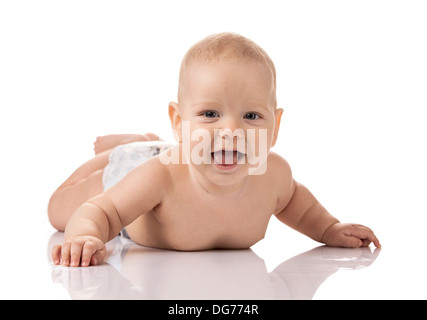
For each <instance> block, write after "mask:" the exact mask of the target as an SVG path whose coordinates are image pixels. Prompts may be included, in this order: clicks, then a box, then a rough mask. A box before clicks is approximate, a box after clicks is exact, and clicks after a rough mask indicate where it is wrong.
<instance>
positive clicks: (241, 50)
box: [178, 33, 277, 107]
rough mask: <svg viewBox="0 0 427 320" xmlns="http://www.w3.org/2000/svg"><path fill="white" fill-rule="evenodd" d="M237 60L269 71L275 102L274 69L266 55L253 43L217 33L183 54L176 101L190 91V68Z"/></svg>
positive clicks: (238, 37) (241, 37)
mask: <svg viewBox="0 0 427 320" xmlns="http://www.w3.org/2000/svg"><path fill="white" fill-rule="evenodd" d="M235 59H238V60H242V61H256V62H258V63H261V64H263V65H264V66H265V67H266V68H267V69H269V70H270V72H271V76H272V79H273V92H272V95H273V96H272V100H273V104H274V107H276V105H277V101H276V68H275V67H274V63H273V61H272V60H271V59H270V57H269V56H268V54H267V53H266V52H265V51H264V50H263V49H262V48H261V47H260V46H259V45H257V44H256V43H255V42H253V41H252V40H250V39H247V38H245V37H243V36H241V35H238V34H235V33H219V34H213V35H211V36H208V37H207V38H205V39H203V40H201V41H199V42H197V43H196V44H195V45H193V46H192V47H191V48H190V49H189V50H188V51H187V53H186V54H185V56H184V59H183V60H182V63H181V69H180V73H179V86H178V101H179V102H180V101H182V100H183V98H184V96H185V91H186V89H187V90H191V88H189V87H188V86H186V84H187V82H188V81H187V80H188V79H187V78H188V76H191V66H194V65H197V64H199V65H200V64H208V63H211V64H212V63H220V62H226V61H231V62H233V60H235Z"/></svg>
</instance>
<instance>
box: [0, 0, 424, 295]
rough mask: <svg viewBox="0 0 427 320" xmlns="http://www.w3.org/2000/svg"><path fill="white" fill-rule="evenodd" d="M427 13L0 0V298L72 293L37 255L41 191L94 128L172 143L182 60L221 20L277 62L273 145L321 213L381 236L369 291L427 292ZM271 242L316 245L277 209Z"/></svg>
mask: <svg viewBox="0 0 427 320" xmlns="http://www.w3.org/2000/svg"><path fill="white" fill-rule="evenodd" d="M426 16H427V4H426V2H425V1H412V0H407V1H392V0H390V1H376V0H370V1H343V0H337V1H305V0H299V1H273V0H263V1H259V0H258V1H248V0H245V1H240V0H232V1H229V0H226V1H223V0H215V1H188V0H180V1H166V0H158V1H106V0H103V1H90V0H85V1H59V0H55V1H1V2H0V110H1V111H0V139H1V157H0V164H1V166H0V170H1V176H0V190H1V196H0V197H1V209H2V212H1V222H0V223H1V232H0V246H1V251H0V281H1V282H0V283H1V286H0V298H61V297H62V296H66V293H65V291H64V290H62V289H61V288H60V287H59V286H53V285H52V280H51V279H50V269H49V265H48V262H47V258H46V254H47V253H46V250H47V241H48V239H49V237H50V235H51V234H52V233H53V232H54V229H53V228H52V227H51V226H50V225H49V223H48V220H47V211H46V208H47V203H48V200H49V197H50V195H51V194H52V193H53V191H54V190H55V189H56V188H57V187H58V186H59V185H60V184H61V183H62V182H63V181H64V180H65V179H66V178H67V177H68V176H69V175H70V174H71V172H72V171H73V170H74V169H75V168H77V166H79V165H80V164H81V163H83V162H84V161H86V160H88V159H89V158H90V157H92V155H93V150H92V148H93V146H92V142H93V141H94V139H95V138H96V136H97V135H103V134H110V133H145V132H154V133H157V134H159V135H160V136H161V137H162V138H164V139H166V140H172V139H173V136H172V132H171V129H170V124H169V119H168V116H167V105H168V102H169V101H172V100H176V93H177V81H178V71H179V66H180V61H181V59H182V57H183V55H184V54H185V52H186V50H187V49H188V48H189V47H190V46H191V45H192V44H194V43H195V42H196V41H198V40H200V39H202V38H204V37H205V36H207V35H209V34H211V33H217V32H223V31H232V32H236V33H240V34H242V35H244V36H246V37H248V38H250V39H252V40H254V41H255V42H257V43H258V44H259V45H261V46H262V47H263V48H264V49H265V50H266V51H267V52H268V53H269V55H270V56H271V58H272V59H273V61H274V62H275V65H276V69H277V95H278V104H279V106H280V107H282V108H284V110H285V111H284V115H283V118H282V125H281V130H280V134H279V140H278V143H277V145H276V146H275V148H274V151H275V152H277V153H279V154H281V155H282V156H283V157H285V158H286V159H287V160H288V161H289V163H290V164H291V167H292V168H293V172H294V176H295V178H296V179H297V180H298V181H300V182H302V183H304V184H305V185H306V186H307V187H308V188H309V189H310V190H311V191H312V192H313V193H314V194H315V195H316V196H317V198H318V199H319V200H320V201H321V202H322V203H323V204H324V206H325V207H327V208H328V209H329V211H330V212H331V213H333V214H334V215H335V216H337V217H338V218H339V219H341V220H342V221H346V222H357V223H362V224H366V225H368V226H370V227H371V228H372V229H374V231H375V232H376V234H377V235H378V237H379V239H380V241H381V242H382V244H383V252H381V254H380V256H379V258H378V259H377V260H378V261H377V262H376V264H377V265H378V266H377V267H376V268H377V269H375V265H374V266H372V267H371V268H374V269H373V270H377V271H376V273H375V272H374V271H373V273H372V274H366V273H365V274H363V273H360V275H362V276H363V275H366V277H367V278H368V279H369V277H372V278H373V277H374V276H376V275H377V274H380V273H382V274H384V272H385V273H386V275H387V276H384V277H383V280H382V282H381V281H380V282H378V287H376V290H375V288H374V290H373V291H372V288H371V289H370V290H369V291H370V295H369V294H368V296H367V297H368V298H383V297H384V298H395V297H411V298H425V297H426V295H425V293H424V291H425V290H423V288H419V287H417V285H416V284H417V283H419V281H420V278H418V277H419V276H420V274H422V273H423V270H422V267H421V266H422V265H425V263H426V262H427V258H426V254H425V225H426V222H427V218H426V214H427V208H426V204H425V202H426V194H427V192H426V191H427V187H426V181H427V170H426V163H427V152H426V137H427V129H426V125H425V123H426V120H427V116H426V110H427V92H426V91H427V90H426V89H427V59H426V57H427V19H426ZM287 241H288V242H289V243H288V244H287V245H286V246H283V243H285V242H287ZM278 243H280V245H282V247H281V248H283V247H284V248H287V249H286V250H287V251H286V250H285V251H286V252H282V255H283V256H292V254H298V253H299V252H301V250H305V249H309V248H311V247H314V246H316V244H315V243H314V242H313V241H311V240H309V239H307V238H305V237H304V236H301V235H299V234H296V233H294V231H292V230H290V229H288V228H286V227H284V226H282V225H278V224H277V222H276V221H273V220H272V221H271V226H270V229H269V232H268V233H267V237H266V239H265V240H264V241H263V242H262V243H260V244H259V245H257V247H256V248H257V250H256V251H257V253H258V254H260V255H262V256H263V258H264V259H265V261H266V264H267V265H268V266H269V268H273V267H274V265H275V264H276V263H278V262H280V260H281V256H280V254H277V250H275V245H278ZM382 257H384V258H383V260H382V261H383V262H381V258H382ZM276 259H277V261H276ZM393 263H394V264H395V265H394V268H393V267H392V268H391V269H390V267H391V266H390V264H393ZM396 263H397V264H396ZM368 270H369V269H368ZM387 270H401V271H402V270H403V273H404V274H396V273H394V271H389V274H387ZM417 271H419V272H417ZM353 275H356V273H353V274H352V276H353ZM362 276H355V277H354V278H351V277H350V278H351V279H349V281H350V283H352V282H354V283H355V282H356V281H360V279H362V278H363V277H362ZM393 277H394V278H395V280H393ZM331 278H332V277H331ZM367 278H365V280H366V279H367ZM334 279H335V281H334V280H331V281H329V282H328V284H325V285H324V286H322V290H323V291H320V289H319V295H320V297H325V298H328V292H333V290H334V288H335V287H334V286H335V285H338V282H339V279H340V277H339V276H338V275H337V276H335V278H334ZM386 279H388V280H386ZM422 280H423V281H424V280H425V278H422ZM388 281H391V282H392V283H393V290H390V289H389V288H388V287H385V285H386V283H387V284H389V282H388ZM426 285H427V282H426ZM397 293H399V294H397ZM322 294H323V295H322ZM365 294H366V292H361V290H360V291H356V292H352V295H350V297H353V298H363V297H364V296H365ZM343 297H346V296H345V295H344V296H343Z"/></svg>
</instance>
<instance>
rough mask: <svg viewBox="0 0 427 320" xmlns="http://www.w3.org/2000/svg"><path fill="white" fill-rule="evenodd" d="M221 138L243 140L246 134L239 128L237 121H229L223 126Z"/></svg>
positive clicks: (220, 131)
mask: <svg viewBox="0 0 427 320" xmlns="http://www.w3.org/2000/svg"><path fill="white" fill-rule="evenodd" d="M219 136H220V137H221V138H234V137H236V138H243V137H244V136H245V132H244V130H243V129H242V128H240V127H239V125H238V122H237V121H235V120H232V119H229V120H228V121H226V122H224V123H223V125H222V126H221V129H220V130H219Z"/></svg>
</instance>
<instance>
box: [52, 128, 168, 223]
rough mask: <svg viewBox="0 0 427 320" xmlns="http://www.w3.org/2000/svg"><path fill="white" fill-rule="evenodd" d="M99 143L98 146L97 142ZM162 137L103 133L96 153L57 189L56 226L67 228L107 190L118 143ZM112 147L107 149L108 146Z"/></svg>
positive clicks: (55, 202) (54, 219) (54, 207)
mask: <svg viewBox="0 0 427 320" xmlns="http://www.w3.org/2000/svg"><path fill="white" fill-rule="evenodd" d="M98 140H101V142H99V143H98V147H100V149H102V150H103V151H100V149H98V150H97V149H96V148H97V142H98ZM149 140H160V139H159V137H158V136H156V135H155V134H152V133H147V134H145V135H136V134H134V135H130V134H126V135H110V136H104V137H99V138H98V139H97V142H95V153H96V155H95V157H94V158H92V159H91V160H89V161H87V162H86V163H84V164H83V165H82V166H80V167H79V168H78V169H77V170H76V171H74V173H73V174H72V175H71V176H70V177H69V178H68V179H67V180H66V181H65V182H64V183H63V184H62V185H61V186H60V187H59V188H58V189H57V190H56V191H55V192H54V194H53V195H52V197H51V198H50V201H49V206H48V215H49V220H50V223H51V224H52V226H53V227H54V228H56V229H58V230H60V231H64V230H65V226H66V225H67V223H68V220H69V219H70V217H71V215H72V214H73V213H74V211H75V210H76V209H77V208H78V207H79V206H81V205H82V204H83V203H85V202H86V201H87V200H89V199H91V198H93V197H95V196H97V195H98V194H100V193H102V192H103V191H104V186H103V183H102V176H103V174H104V168H105V167H106V165H107V164H108V159H109V156H110V153H111V151H112V150H113V148H114V147H116V146H118V145H121V144H126V143H130V142H136V141H149ZM108 146H109V147H110V148H109V149H107V147H108Z"/></svg>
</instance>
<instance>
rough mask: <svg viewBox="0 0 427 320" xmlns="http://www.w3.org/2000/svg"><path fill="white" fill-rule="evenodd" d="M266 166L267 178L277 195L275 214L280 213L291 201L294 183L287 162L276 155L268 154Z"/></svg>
mask: <svg viewBox="0 0 427 320" xmlns="http://www.w3.org/2000/svg"><path fill="white" fill-rule="evenodd" d="M267 165H268V167H267V172H266V174H267V175H268V177H267V178H268V179H269V181H272V182H273V185H274V187H275V191H276V195H277V206H276V212H275V214H276V213H279V212H280V211H282V210H283V208H284V207H286V206H287V204H288V203H289V201H290V200H291V199H292V196H293V192H294V189H295V182H294V179H293V177H292V169H291V166H290V165H289V163H288V161H286V160H285V159H284V158H283V157H281V156H280V155H278V154H277V153H274V152H270V154H269V156H268V162H267Z"/></svg>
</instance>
